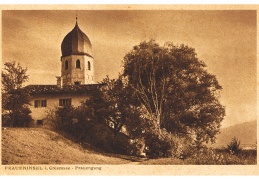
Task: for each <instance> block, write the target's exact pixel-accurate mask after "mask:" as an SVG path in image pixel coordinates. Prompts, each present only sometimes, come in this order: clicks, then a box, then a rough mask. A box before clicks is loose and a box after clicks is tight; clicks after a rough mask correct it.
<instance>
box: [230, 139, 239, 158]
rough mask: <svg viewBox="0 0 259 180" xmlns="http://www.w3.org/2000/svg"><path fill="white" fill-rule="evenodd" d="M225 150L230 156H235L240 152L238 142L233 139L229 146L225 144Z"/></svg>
mask: <svg viewBox="0 0 259 180" xmlns="http://www.w3.org/2000/svg"><path fill="white" fill-rule="evenodd" d="M227 150H228V151H229V153H230V154H234V155H237V154H239V153H240V152H241V148H240V141H239V140H238V139H237V138H236V137H234V138H233V139H232V140H231V142H230V143H229V144H227Z"/></svg>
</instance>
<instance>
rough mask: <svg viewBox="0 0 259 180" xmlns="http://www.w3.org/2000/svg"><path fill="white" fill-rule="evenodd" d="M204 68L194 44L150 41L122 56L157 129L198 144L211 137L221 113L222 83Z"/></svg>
mask: <svg viewBox="0 0 259 180" xmlns="http://www.w3.org/2000/svg"><path fill="white" fill-rule="evenodd" d="M205 67H206V66H205V63H204V62H202V61H199V60H198V58H197V56H196V53H195V50H194V49H193V48H190V47H188V46H185V45H180V46H174V45H173V44H172V43H168V44H167V45H165V46H163V47H161V46H159V45H158V44H157V43H155V41H154V40H151V41H149V42H142V43H140V44H139V45H138V46H134V48H133V50H132V51H131V52H129V53H128V54H127V55H126V56H125V57H124V73H123V76H124V77H125V79H127V85H128V86H130V87H131V88H132V89H133V90H134V91H133V92H134V93H133V94H134V96H135V97H136V98H137V99H138V101H139V102H140V103H141V104H142V105H143V106H144V107H145V109H146V112H147V113H148V114H149V116H150V117H152V118H150V120H151V121H154V123H153V124H154V125H155V129H157V131H158V132H160V133H161V129H163V128H165V129H166V130H167V131H168V132H170V133H172V134H174V135H176V136H177V137H187V136H188V138H192V139H193V141H194V142H196V144H197V145H201V144H202V143H203V142H208V141H212V142H214V140H215V135H216V134H217V133H218V132H219V128H220V122H221V121H222V120H223V117H224V115H225V110H224V107H223V106H222V105H221V104H220V103H219V101H218V97H219V91H220V90H221V89H222V87H221V86H220V85H219V83H218V81H217V79H216V77H215V76H214V75H211V74H209V73H208V72H207V71H206V69H205Z"/></svg>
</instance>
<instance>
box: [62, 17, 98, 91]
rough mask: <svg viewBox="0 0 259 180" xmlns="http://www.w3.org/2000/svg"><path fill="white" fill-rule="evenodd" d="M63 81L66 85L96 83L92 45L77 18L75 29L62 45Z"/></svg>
mask: <svg viewBox="0 0 259 180" xmlns="http://www.w3.org/2000/svg"><path fill="white" fill-rule="evenodd" d="M61 52H62V56H61V81H62V84H63V85H64V86H66V85H80V84H93V83H94V66H93V56H92V44H91V42H90V40H89V38H88V37H87V36H86V34H85V33H84V32H83V31H81V30H80V28H79V26H78V23H77V18H76V25H75V27H74V29H73V30H72V31H71V32H69V33H68V34H67V35H66V36H65V38H64V39H63V41H62V44H61Z"/></svg>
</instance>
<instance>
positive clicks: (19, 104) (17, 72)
mask: <svg viewBox="0 0 259 180" xmlns="http://www.w3.org/2000/svg"><path fill="white" fill-rule="evenodd" d="M26 72H27V68H25V69H23V68H22V67H21V66H20V64H19V63H18V64H16V62H14V61H12V62H6V63H5V64H4V69H3V71H2V85H3V88H2V109H3V110H5V111H6V112H7V111H8V114H9V116H6V117H7V119H4V121H5V122H6V120H7V121H8V120H9V121H11V123H10V122H9V123H7V124H8V125H10V126H26V127H28V126H29V123H30V121H31V120H32V118H31V116H30V115H29V114H30V113H31V111H30V110H29V108H28V105H29V102H30V95H29V93H28V92H27V90H26V89H23V88H22V86H23V83H24V82H26V81H27V80H28V75H26ZM3 125H4V124H3Z"/></svg>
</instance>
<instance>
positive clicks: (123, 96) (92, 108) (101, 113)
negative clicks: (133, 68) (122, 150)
mask: <svg viewBox="0 0 259 180" xmlns="http://www.w3.org/2000/svg"><path fill="white" fill-rule="evenodd" d="M102 84H103V86H102V88H101V89H100V90H99V91H98V90H97V91H94V92H93V93H92V94H91V96H90V97H89V99H87V100H86V101H85V103H84V104H83V106H85V109H87V111H89V112H90V114H91V119H95V120H96V121H98V122H100V123H103V124H106V125H107V126H109V127H110V128H111V129H112V130H113V135H112V137H113V143H112V146H113V145H115V144H116V141H117V136H118V134H119V133H120V132H121V131H122V130H123V127H124V128H127V127H128V128H127V129H132V125H133V124H132V123H128V122H129V121H131V120H132V119H135V120H138V119H139V112H138V110H137V109H136V106H135V105H136V103H135V102H136V101H134V98H133V97H132V89H130V87H127V86H125V85H124V83H123V79H122V77H121V76H119V78H118V79H116V80H115V79H109V77H108V76H107V77H106V78H105V79H103V81H102ZM138 125H139V124H138ZM129 126H131V127H130V128H129ZM129 133H130V131H129V132H128V134H129ZM114 149H115V147H114Z"/></svg>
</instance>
